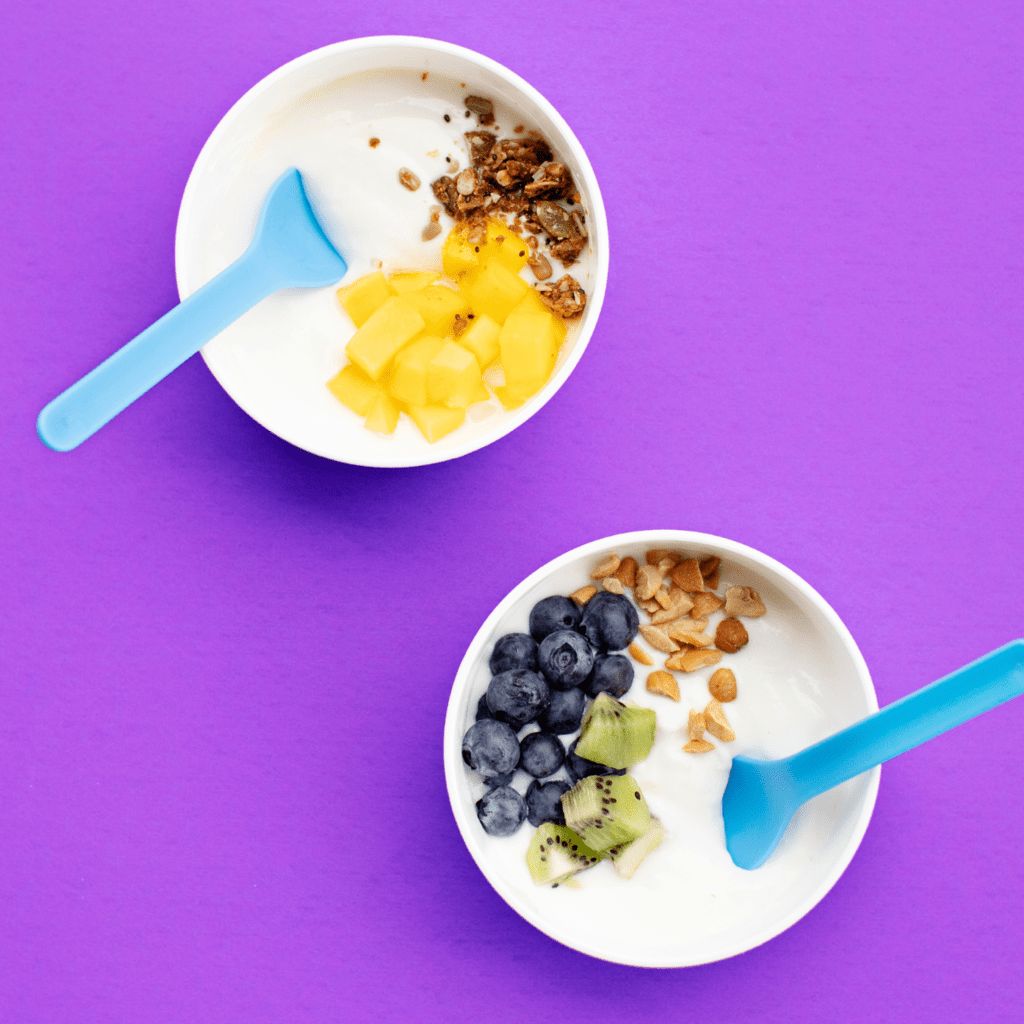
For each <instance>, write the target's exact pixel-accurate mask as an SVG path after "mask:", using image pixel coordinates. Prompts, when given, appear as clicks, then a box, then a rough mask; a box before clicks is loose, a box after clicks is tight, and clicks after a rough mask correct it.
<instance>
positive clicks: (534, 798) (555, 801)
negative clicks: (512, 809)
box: [526, 779, 571, 828]
mask: <svg viewBox="0 0 1024 1024" xmlns="http://www.w3.org/2000/svg"><path fill="white" fill-rule="evenodd" d="M570 788H571V787H570V786H569V783H568V782H563V781H562V780H561V779H555V781H554V782H538V781H537V780H536V779H534V780H533V782H531V783H530V787H529V789H527V791H526V817H527V819H528V820H529V822H530V824H531V825H533V826H534V827H535V828H536V827H537V826H538V825H543V824H544V822H545V821H553V822H554V823H555V824H556V825H564V824H565V815H564V814H563V813H562V794H563V793H568V792H569V789H570Z"/></svg>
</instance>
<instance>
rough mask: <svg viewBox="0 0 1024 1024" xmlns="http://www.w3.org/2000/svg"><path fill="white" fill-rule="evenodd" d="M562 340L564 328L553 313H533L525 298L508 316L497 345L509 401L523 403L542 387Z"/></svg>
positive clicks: (542, 311)
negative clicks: (499, 349)
mask: <svg viewBox="0 0 1024 1024" xmlns="http://www.w3.org/2000/svg"><path fill="white" fill-rule="evenodd" d="M564 337H565V327H564V325H563V324H562V323H561V322H560V321H558V320H557V319H556V317H555V315H554V314H553V313H550V312H548V311H547V310H540V309H537V307H536V304H535V301H534V300H533V299H532V298H530V297H529V296H527V297H526V299H525V300H524V301H523V302H522V303H520V305H518V306H517V307H516V308H515V309H514V310H512V312H511V313H509V315H508V318H507V319H506V320H505V324H504V326H503V327H502V329H501V334H500V335H499V336H498V345H499V347H500V348H501V365H502V368H503V369H504V371H505V387H506V390H507V395H508V397H509V399H510V400H511V401H515V400H516V398H519V397H522V398H523V399H524V400H525V398H528V397H529V396H530V395H533V394H536V393H537V392H538V391H539V390H540V389H541V388H542V387H543V386H544V384H545V383H546V382H547V379H548V378H549V377H550V376H551V371H552V370H553V369H554V366H555V359H556V358H557V356H558V349H559V346H560V345H561V344H562V340H563V338H564ZM502 401H503V402H504V401H505V400H504V399H502Z"/></svg>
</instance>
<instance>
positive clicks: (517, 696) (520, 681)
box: [487, 668, 550, 729]
mask: <svg viewBox="0 0 1024 1024" xmlns="http://www.w3.org/2000/svg"><path fill="white" fill-rule="evenodd" d="M549 700H550V690H549V689H548V684H547V683H546V682H545V681H544V677H543V676H541V675H538V674H537V673H536V672H530V671H529V670H528V669H525V668H516V669H512V671H511V672H502V673H501V675H498V676H495V677H494V678H493V679H492V680H491V682H490V685H489V686H488V687H487V707H488V709H489V710H490V712H491V714H492V715H494V717H495V718H496V719H498V721H499V722H508V724H509V725H511V726H512V727H513V728H514V729H521V728H522V727H523V726H524V725H527V724H528V723H530V722H532V721H533V720H534V719H535V718H536V717H537V716H538V715H539V714H540V713H541V712H542V711H543V710H544V709H545V708H546V707H547V706H548V701H549Z"/></svg>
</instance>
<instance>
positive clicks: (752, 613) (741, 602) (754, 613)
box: [725, 587, 767, 619]
mask: <svg viewBox="0 0 1024 1024" xmlns="http://www.w3.org/2000/svg"><path fill="white" fill-rule="evenodd" d="M766 611H767V609H766V608H765V606H764V602H763V601H762V600H761V596H760V595H759V594H758V592H757V591H756V590H755V589H754V588H753V587H729V588H728V589H727V590H726V592H725V614H726V615H745V616H746V617H747V618H748V619H756V618H758V617H759V616H761V615H764V613H765V612H766Z"/></svg>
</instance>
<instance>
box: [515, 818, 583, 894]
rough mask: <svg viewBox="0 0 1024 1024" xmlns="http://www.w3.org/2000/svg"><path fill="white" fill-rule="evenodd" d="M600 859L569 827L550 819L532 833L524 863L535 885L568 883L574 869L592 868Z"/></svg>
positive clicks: (575, 870) (574, 871)
mask: <svg viewBox="0 0 1024 1024" xmlns="http://www.w3.org/2000/svg"><path fill="white" fill-rule="evenodd" d="M600 859H601V854H599V853H598V852H597V851H596V850H592V849H591V848H590V847H589V846H587V844H586V843H585V842H583V840H582V838H580V836H578V835H577V834H576V833H575V832H573V831H572V829H569V828H566V827H565V826H564V825H556V824H554V823H553V822H550V821H546V822H544V824H543V825H541V826H540V828H538V829H537V831H536V832H534V834H533V838H532V839H531V840H530V847H529V849H528V850H527V851H526V866H527V867H528V868H529V869H530V875H531V877H532V878H533V880H534V882H536V883H537V885H561V884H562V883H570V884H571V879H572V876H573V875H575V874H576V872H577V871H583V870H584V869H585V868H591V867H593V866H594V865H595V864H596V863H597V862H598V861H599V860H600Z"/></svg>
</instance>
